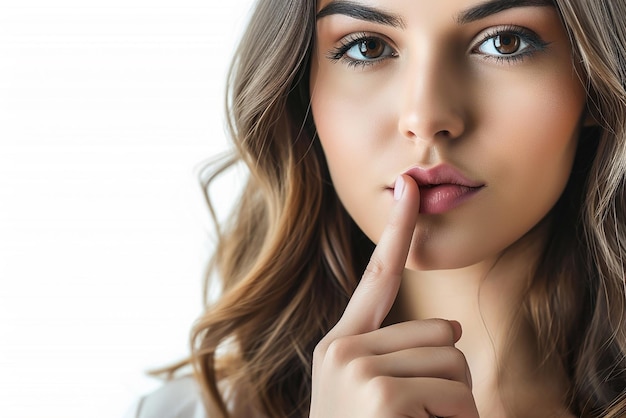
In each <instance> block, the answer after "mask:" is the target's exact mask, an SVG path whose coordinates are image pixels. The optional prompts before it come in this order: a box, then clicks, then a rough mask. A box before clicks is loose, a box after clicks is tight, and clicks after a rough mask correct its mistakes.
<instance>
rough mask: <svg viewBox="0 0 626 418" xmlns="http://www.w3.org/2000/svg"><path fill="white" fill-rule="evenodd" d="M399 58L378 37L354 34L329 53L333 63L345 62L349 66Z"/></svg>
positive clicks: (387, 44)
mask: <svg viewBox="0 0 626 418" xmlns="http://www.w3.org/2000/svg"><path fill="white" fill-rule="evenodd" d="M395 56H397V54H396V52H395V50H394V49H393V48H392V47H391V46H390V45H389V43H387V42H386V41H384V40H383V39H381V38H379V37H377V36H367V35H365V34H354V35H352V36H350V37H348V38H347V39H344V40H343V41H342V43H341V45H340V46H339V47H338V48H336V49H333V50H332V51H330V52H329V54H328V57H329V58H330V59H331V60H333V61H338V60H341V61H345V62H346V63H347V64H348V65H349V66H365V65H371V64H377V63H379V62H381V61H383V60H385V59H387V58H392V57H395Z"/></svg>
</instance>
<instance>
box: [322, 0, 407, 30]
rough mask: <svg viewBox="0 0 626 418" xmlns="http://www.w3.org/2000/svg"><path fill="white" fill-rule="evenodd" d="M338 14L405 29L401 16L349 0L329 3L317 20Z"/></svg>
mask: <svg viewBox="0 0 626 418" xmlns="http://www.w3.org/2000/svg"><path fill="white" fill-rule="evenodd" d="M336 14H341V15H345V16H349V17H352V18H354V19H359V20H364V21H366V22H373V23H380V24H383V25H388V26H393V27H394V28H404V27H405V24H404V22H403V20H402V18H400V17H399V16H396V15H394V14H392V13H388V12H385V11H384V10H381V9H377V8H374V7H371V6H366V5H364V4H360V3H357V2H353V1H349V0H335V1H332V2H330V3H328V4H327V5H326V6H325V7H324V8H322V10H320V11H319V12H318V13H317V16H316V19H318V20H319V19H321V18H323V17H326V16H330V15H336Z"/></svg>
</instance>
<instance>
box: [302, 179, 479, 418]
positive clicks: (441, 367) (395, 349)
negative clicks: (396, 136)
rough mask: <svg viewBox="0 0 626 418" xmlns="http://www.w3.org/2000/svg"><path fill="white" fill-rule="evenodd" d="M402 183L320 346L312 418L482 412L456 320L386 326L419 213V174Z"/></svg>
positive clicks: (471, 415)
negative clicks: (377, 238) (355, 281)
mask: <svg viewBox="0 0 626 418" xmlns="http://www.w3.org/2000/svg"><path fill="white" fill-rule="evenodd" d="M401 183H404V185H402V184H401ZM399 188H402V189H403V193H402V196H401V197H400V198H399V200H398V201H397V202H396V204H395V207H394V209H393V211H392V213H391V216H390V219H389V222H388V224H387V226H386V228H385V230H384V232H383V234H382V236H381V238H380V241H379V243H378V245H377V247H376V250H375V251H374V253H373V254H372V257H371V259H370V262H369V265H368V267H367V269H366V271H365V273H364V274H363V277H362V278H361V282H360V283H359V285H358V287H357V288H356V290H355V292H354V294H353V296H352V298H351V299H350V302H349V303H348V306H347V307H346V310H345V312H344V313H343V315H342V317H341V319H340V320H339V322H337V324H336V325H335V327H333V329H331V330H330V332H329V333H328V334H327V335H326V336H325V337H324V338H323V339H322V340H321V341H320V342H319V344H318V345H317V347H316V348H315V352H314V354H313V393H312V398H311V414H310V416H311V417H312V418H332V417H341V418H347V417H348V418H352V417H358V418H365V417H376V418H387V417H389V418H392V417H424V418H427V417H430V416H437V417H459V418H476V417H478V412H477V410H476V405H475V403H474V398H473V396H472V390H471V386H472V384H471V378H470V374H469V368H468V367H467V363H466V361H465V357H464V356H463V354H462V353H461V352H460V351H459V350H457V349H456V348H455V347H454V344H455V343H456V342H457V341H458V340H459V338H460V337H461V326H460V324H459V323H458V322H456V321H446V320H442V319H431V320H424V321H408V322H404V323H399V324H395V325H391V326H388V327H384V328H381V327H380V326H381V324H382V322H383V320H384V319H385V317H386V316H387V314H388V313H389V310H390V309H391V306H392V305H393V303H394V300H395V298H396V295H397V293H398V289H399V286H400V281H401V276H402V272H403V270H404V265H405V263H406V259H407V255H408V251H409V247H410V244H411V238H412V236H413V231H414V229H415V224H416V222H417V216H418V212H419V211H418V209H417V208H419V189H418V187H417V185H416V184H415V182H414V181H413V179H411V178H410V177H408V176H402V180H400V181H399V182H398V183H396V189H399Z"/></svg>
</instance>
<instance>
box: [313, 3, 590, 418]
mask: <svg viewBox="0 0 626 418" xmlns="http://www.w3.org/2000/svg"><path fill="white" fill-rule="evenodd" d="M329 3H330V1H328V0H322V1H320V2H319V4H318V11H319V10H322V9H324V8H325V7H326V6H327V5H328V4H329ZM354 3H355V4H361V5H365V4H366V5H368V6H372V7H375V8H377V9H380V10H384V11H385V12H387V13H389V14H392V15H393V16H394V17H396V18H398V19H399V20H401V21H402V24H401V25H396V26H392V25H388V24H383V23H376V22H371V21H364V20H362V19H360V18H355V17H350V16H346V15H344V14H332V15H329V16H324V17H321V18H319V19H318V22H317V34H316V49H315V52H314V55H313V60H312V65H311V100H312V101H311V105H312V112H313V116H314V119H315V123H316V127H317V129H318V134H319V139H320V141H321V144H322V147H323V149H324V153H325V156H326V159H327V162H328V166H329V170H330V173H331V177H332V180H333V184H334V186H335V189H336V191H337V194H338V196H339V198H340V199H341V201H342V203H343V205H344V206H345V208H346V210H347V211H348V212H349V213H350V215H351V216H352V217H353V218H354V220H355V221H356V222H357V224H358V225H359V226H360V227H361V229H362V230H363V231H364V232H365V233H366V234H367V235H368V236H369V237H370V238H371V239H372V240H373V241H374V242H376V243H377V248H376V251H375V252H374V255H373V256H372V261H371V262H370V266H369V267H368V270H367V271H366V272H365V274H364V276H363V278H362V280H361V283H360V285H359V287H358V289H357V291H356V292H355V294H354V295H353V297H352V300H351V301H350V304H349V306H348V308H347V309H346V311H345V313H344V315H343V317H342V318H341V320H340V321H339V323H338V324H337V326H336V327H335V328H333V330H331V332H330V333H329V334H328V335H327V336H326V337H325V338H324V339H323V340H322V341H321V342H320V344H319V345H318V347H317V348H316V351H315V354H314V363H313V397H312V407H311V416H315V417H333V416H360V417H367V416H372V417H374V416H376V417H387V416H388V417H396V416H397V417H400V416H401V417H406V416H410V417H422V416H423V417H429V416H433V415H434V416H445V417H448V416H454V417H457V416H458V417H476V416H478V414H479V413H480V416H481V417H506V416H517V415H519V416H568V412H567V408H566V407H565V405H564V404H563V402H564V401H563V397H564V393H565V391H566V385H567V382H566V380H565V378H564V376H563V373H562V371H561V370H560V369H559V368H558V366H557V365H553V364H549V363H545V364H542V366H541V367H539V364H540V363H541V355H540V353H538V352H536V349H535V344H534V343H535V342H534V339H533V337H532V333H531V332H530V330H529V329H528V328H527V327H526V326H525V325H524V323H523V322H519V321H516V319H517V318H519V315H518V314H519V312H517V310H516V309H517V307H518V306H519V303H520V300H521V298H522V292H523V290H524V287H525V284H526V282H527V280H528V277H529V274H530V273H531V270H532V266H533V263H534V262H535V261H536V259H537V257H538V255H539V254H540V252H541V250H542V246H543V243H544V241H545V238H546V226H547V225H548V223H549V212H550V209H551V208H552V207H553V206H554V204H555V202H556V201H557V200H558V198H559V197H560V195H561V193H562V191H563V189H564V187H565V184H566V182H567V179H568V177H569V174H570V171H571V166H572V162H573V158H574V155H575V151H576V145H577V138H578V132H579V129H580V126H581V125H582V124H583V121H584V119H583V118H584V109H585V100H586V97H585V91H584V88H583V85H582V83H581V81H580V80H579V78H578V77H577V75H576V72H575V68H574V66H573V64H572V57H571V50H570V46H569V42H568V37H567V34H566V31H565V29H564V28H563V27H562V25H561V22H560V19H559V15H558V12H557V11H556V9H554V8H553V7H550V6H526V7H513V8H509V9H507V10H504V11H500V12H498V13H494V14H490V15H489V16H486V17H482V18H480V19H477V20H472V21H470V22H459V18H458V17H459V16H460V15H462V14H463V12H464V11H467V10H469V9H470V8H472V7H475V6H477V5H479V4H481V3H482V2H481V1H475V0H439V1H437V2H432V1H426V0H385V1H383V0H368V1H367V2H365V1H361V0H359V1H356V2H354ZM519 28H523V31H522V32H521V33H522V35H520V33H519ZM527 32H529V33H531V34H532V36H531V37H530V38H528V37H526V36H527V35H526V33H527ZM363 33H364V34H365V36H366V37H367V39H368V42H370V41H372V40H373V43H369V44H366V45H368V48H366V54H369V55H366V56H364V55H363V54H362V53H360V52H359V49H358V47H357V48H352V49H349V52H348V56H346V55H343V56H342V57H341V58H340V57H339V53H338V51H337V48H339V47H341V45H342V44H346V43H348V42H350V41H353V40H354V39H355V38H358V37H362V36H363V35H362V34H363ZM355 34H356V35H355ZM498 36H505V37H508V40H509V41H510V40H511V39H512V40H514V41H516V42H518V41H519V42H521V43H520V44H519V45H520V47H519V48H518V49H515V48H513V49H506V48H500V50H498V49H494V46H495V44H494V41H496V38H497V37H498ZM520 36H521V37H520ZM497 40H499V41H503V38H502V37H501V38H498V39H497ZM501 50H504V51H507V53H506V54H502V53H501V52H500V51H501ZM510 51H513V52H510ZM381 52H382V54H381ZM333 56H334V58H332V57H333ZM372 56H374V57H376V58H375V59H372V61H368V62H369V63H371V65H362V64H363V61H365V60H366V58H368V57H372ZM355 57H356V58H357V59H356V63H357V65H354V64H355ZM368 59H371V58H368ZM441 164H448V165H451V166H453V167H455V168H456V169H457V170H458V171H459V172H461V173H462V174H463V175H464V176H465V177H466V178H468V179H470V180H471V181H472V182H475V183H477V184H480V185H481V186H482V187H481V188H480V190H479V191H478V192H476V193H475V194H473V195H472V196H471V197H470V198H469V199H467V200H465V201H463V202H462V203H461V204H459V205H457V206H455V207H453V208H451V209H450V210H446V211H444V212H443V213H437V214H428V213H420V190H419V188H418V186H417V184H416V183H415V181H414V180H413V179H412V178H411V177H410V176H408V175H406V174H405V173H406V172H407V170H408V169H410V168H412V167H420V168H425V169H427V168H431V167H435V166H438V165H441ZM398 178H400V179H401V180H396V179H398ZM394 189H396V190H394ZM394 192H395V194H396V197H397V198H398V200H395V199H394ZM422 192H423V191H422ZM422 212H423V210H422ZM433 318H447V319H449V320H453V321H448V320H443V319H433ZM461 328H462V331H461ZM503 358H506V373H500V371H499V369H498V364H501V362H502V359H503ZM537 411H543V412H537ZM543 413H545V415H541V414H543Z"/></svg>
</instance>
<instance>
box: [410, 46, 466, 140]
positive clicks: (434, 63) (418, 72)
mask: <svg viewBox="0 0 626 418" xmlns="http://www.w3.org/2000/svg"><path fill="white" fill-rule="evenodd" d="M414 61H415V62H408V63H407V65H406V67H405V69H404V70H403V76H402V80H403V85H404V86H403V87H402V90H401V91H402V92H401V97H402V99H401V104H400V114H399V121H398V129H399V131H400V134H401V135H403V136H404V137H406V138H408V139H411V140H423V141H433V140H435V139H438V138H446V139H454V138H459V137H460V136H462V135H463V133H464V132H465V129H466V111H465V106H464V101H465V100H464V91H463V90H464V88H463V86H462V85H461V80H463V79H464V77H462V76H461V74H459V71H460V69H459V68H458V67H456V66H455V65H454V63H451V62H446V60H445V59H444V58H443V57H437V56H435V55H432V56H430V57H424V58H422V59H415V60H414Z"/></svg>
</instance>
